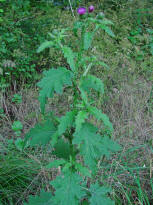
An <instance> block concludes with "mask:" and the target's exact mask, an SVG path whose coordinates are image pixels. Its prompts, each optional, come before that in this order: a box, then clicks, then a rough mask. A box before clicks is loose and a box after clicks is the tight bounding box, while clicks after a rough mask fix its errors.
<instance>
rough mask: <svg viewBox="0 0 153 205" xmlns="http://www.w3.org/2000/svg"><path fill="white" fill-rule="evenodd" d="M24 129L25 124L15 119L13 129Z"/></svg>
mask: <svg viewBox="0 0 153 205" xmlns="http://www.w3.org/2000/svg"><path fill="white" fill-rule="evenodd" d="M22 129H23V125H22V123H21V122H20V121H14V122H13V124H12V130H13V131H19V130H22Z"/></svg>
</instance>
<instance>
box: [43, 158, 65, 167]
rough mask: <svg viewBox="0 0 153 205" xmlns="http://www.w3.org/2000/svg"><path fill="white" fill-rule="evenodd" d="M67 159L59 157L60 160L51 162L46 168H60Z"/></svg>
mask: <svg viewBox="0 0 153 205" xmlns="http://www.w3.org/2000/svg"><path fill="white" fill-rule="evenodd" d="M65 163H66V161H65V160H64V159H59V160H54V161H53V162H50V163H49V164H48V165H47V166H46V168H47V169H51V168H58V167H59V166H60V165H63V164H65Z"/></svg>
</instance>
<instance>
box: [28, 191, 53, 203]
mask: <svg viewBox="0 0 153 205" xmlns="http://www.w3.org/2000/svg"><path fill="white" fill-rule="evenodd" d="M24 205H55V204H54V203H53V197H52V194H51V193H50V192H45V191H44V190H41V193H40V196H30V197H29V202H28V203H24Z"/></svg>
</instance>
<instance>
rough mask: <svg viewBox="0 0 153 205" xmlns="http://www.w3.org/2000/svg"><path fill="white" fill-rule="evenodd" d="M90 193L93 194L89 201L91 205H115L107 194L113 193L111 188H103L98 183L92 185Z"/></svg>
mask: <svg viewBox="0 0 153 205" xmlns="http://www.w3.org/2000/svg"><path fill="white" fill-rule="evenodd" d="M89 191H90V193H91V197H90V199H89V202H90V205H102V204H105V205H115V202H114V201H112V200H111V199H110V198H109V197H108V196H107V194H108V193H110V192H111V189H110V188H108V187H101V186H99V184H98V183H96V184H91V186H90V189H89Z"/></svg>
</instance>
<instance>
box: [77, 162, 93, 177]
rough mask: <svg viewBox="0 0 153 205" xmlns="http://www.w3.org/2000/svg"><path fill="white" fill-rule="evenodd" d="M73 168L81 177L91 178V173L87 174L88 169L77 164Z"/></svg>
mask: <svg viewBox="0 0 153 205" xmlns="http://www.w3.org/2000/svg"><path fill="white" fill-rule="evenodd" d="M75 168H76V169H77V171H79V172H80V173H81V174H82V175H83V176H86V177H90V178H91V173H90V172H89V169H88V168H87V167H83V166H82V165H81V164H79V163H77V162H76V163H75Z"/></svg>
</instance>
